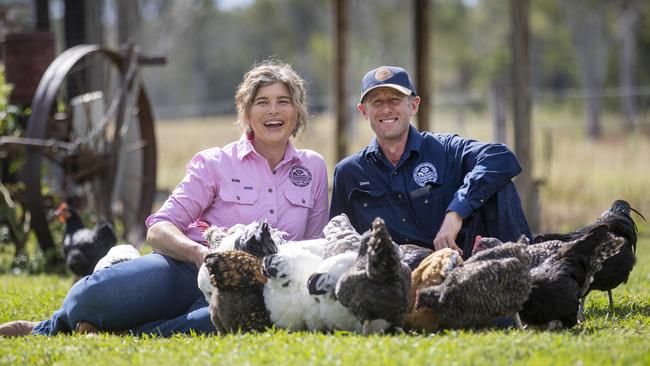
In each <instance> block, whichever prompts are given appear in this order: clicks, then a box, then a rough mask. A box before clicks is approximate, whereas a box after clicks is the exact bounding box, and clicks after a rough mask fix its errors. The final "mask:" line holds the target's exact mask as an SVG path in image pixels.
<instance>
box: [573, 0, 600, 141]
mask: <svg viewBox="0 0 650 366" xmlns="http://www.w3.org/2000/svg"><path fill="white" fill-rule="evenodd" d="M561 4H562V5H563V8H564V10H565V14H566V17H567V22H568V24H569V30H570V31H571V38H572V40H573V44H574V47H575V50H576V55H577V58H578V63H579V66H580V79H581V80H582V88H583V90H584V94H585V97H586V104H585V108H586V111H585V112H586V113H585V114H586V118H587V133H588V135H589V136H590V137H592V138H597V137H600V135H601V123H600V113H601V109H602V102H601V94H602V88H603V83H604V80H605V73H606V71H607V51H608V48H609V39H608V38H607V34H606V29H605V27H606V23H605V7H606V5H607V3H606V2H605V1H596V0H594V1H577V0H566V1H562V2H561Z"/></svg>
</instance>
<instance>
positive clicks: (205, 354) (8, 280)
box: [0, 224, 650, 366]
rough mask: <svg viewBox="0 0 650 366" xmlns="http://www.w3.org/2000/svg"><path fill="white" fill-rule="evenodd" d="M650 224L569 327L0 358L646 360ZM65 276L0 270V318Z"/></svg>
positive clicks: (81, 342)
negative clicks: (624, 271)
mask: <svg viewBox="0 0 650 366" xmlns="http://www.w3.org/2000/svg"><path fill="white" fill-rule="evenodd" d="M649 234H650V227H649V226H648V225H647V224H644V225H642V227H641V235H640V238H641V239H640V242H639V247H638V255H639V261H638V263H637V265H636V267H635V269H634V271H633V272H632V275H631V277H630V281H629V282H628V284H627V285H623V286H621V287H620V288H618V289H616V290H614V299H615V304H616V309H615V312H614V314H610V315H609V316H608V315H607V308H608V303H607V296H606V294H605V293H601V292H596V293H593V294H591V295H589V297H588V300H587V307H586V317H587V321H586V322H585V323H584V324H582V325H578V326H576V327H575V328H573V329H570V330H566V331H560V332H549V331H544V330H525V331H515V330H498V329H496V330H495V329H492V330H476V331H471V330H468V331H450V332H443V333H439V334H434V335H415V334H398V335H373V336H370V337H367V338H364V337H362V336H359V335H354V334H347V333H334V334H319V333H306V332H298V333H287V332H285V331H281V330H272V331H267V332H264V333H260V334H246V335H228V336H222V337H220V336H196V335H194V336H175V337H172V338H168V339H160V338H156V337H131V336H112V335H97V336H78V335H74V336H70V335H60V336H56V337H51V338H46V337H26V338H18V339H4V340H2V342H0V365H26V364H29V365H51V364H57V365H86V364H87V363H88V362H89V361H88V360H91V363H92V364H95V365H109V366H114V365H151V364H183V365H207V364H214V365H256V364H278V365H280V364H281V365H305V364H307V365H333V364H338V365H396V364H397V365H436V364H440V365H448V364H473V365H506V364H507V365H549V364H582V365H643V364H648V363H649V362H650V356H649V355H650V343H648V342H647V339H648V336H650V306H649V305H648V304H650V236H649ZM71 284H72V282H71V278H69V277H56V276H23V275H21V276H15V275H1V276H0V293H2V294H3V296H2V302H0V322H5V321H9V320H12V319H19V318H20V319H44V318H46V317H49V316H50V314H51V312H52V311H54V310H55V309H56V308H57V306H58V305H59V304H60V303H61V301H62V299H63V297H64V296H65V293H66V292H67V290H68V289H69V287H70V286H71Z"/></svg>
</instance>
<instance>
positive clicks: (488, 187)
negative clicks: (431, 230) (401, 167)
mask: <svg viewBox="0 0 650 366" xmlns="http://www.w3.org/2000/svg"><path fill="white" fill-rule="evenodd" d="M449 144H450V147H451V149H452V150H455V154H456V156H455V158H456V161H457V163H458V164H461V169H462V172H464V179H463V184H462V185H461V186H460V188H459V189H458V190H457V191H456V193H455V194H454V198H453V199H452V201H451V203H450V204H449V206H448V207H447V212H449V211H455V212H457V213H458V214H459V215H460V216H461V217H462V218H466V217H467V216H469V215H470V214H471V213H472V212H473V211H474V210H476V209H477V208H479V207H481V206H482V205H483V204H484V203H485V202H486V201H487V200H488V199H489V198H490V197H491V196H492V195H493V194H494V193H495V192H496V191H498V190H499V189H500V188H501V187H503V186H504V184H506V183H507V182H508V181H510V179H512V178H513V177H514V176H516V175H517V174H519V173H520V172H521V165H519V161H518V160H517V157H516V156H515V154H514V153H513V152H512V151H511V150H510V149H509V148H508V147H507V146H506V145H504V144H496V143H489V144H486V143H481V142H478V141H475V140H466V139H463V138H461V137H459V136H453V137H452V139H451V141H450V142H449Z"/></svg>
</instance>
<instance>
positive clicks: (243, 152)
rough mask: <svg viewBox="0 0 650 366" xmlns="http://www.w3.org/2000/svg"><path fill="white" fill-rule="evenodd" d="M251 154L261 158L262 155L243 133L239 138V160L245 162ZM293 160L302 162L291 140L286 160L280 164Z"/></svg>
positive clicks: (285, 155)
mask: <svg viewBox="0 0 650 366" xmlns="http://www.w3.org/2000/svg"><path fill="white" fill-rule="evenodd" d="M250 154H256V155H258V156H261V155H260V154H258V153H257V151H255V147H254V146H253V141H252V140H250V139H249V138H248V136H247V135H246V133H243V134H242V135H241V137H240V138H239V141H237V158H238V159H239V160H241V161H243V160H244V158H245V157H247V156H248V155H250ZM292 160H298V161H301V159H300V154H299V153H298V150H297V149H296V148H295V147H294V146H293V144H292V143H291V140H289V141H287V147H286V148H285V150H284V159H282V162H280V164H282V163H284V162H289V161H292Z"/></svg>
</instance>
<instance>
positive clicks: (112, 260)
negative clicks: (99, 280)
mask: <svg viewBox="0 0 650 366" xmlns="http://www.w3.org/2000/svg"><path fill="white" fill-rule="evenodd" d="M138 257H140V252H139V251H138V250H137V249H136V248H135V247H134V246H133V245H131V244H120V245H116V246H114V247H112V248H111V249H110V250H109V251H108V253H106V255H105V256H103V257H102V259H100V260H99V262H97V265H96V266H95V269H94V270H93V273H94V272H97V271H99V270H100V269H104V268H106V267H108V266H112V265H114V264H117V263H120V262H126V261H128V260H131V259H135V258H138Z"/></svg>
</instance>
